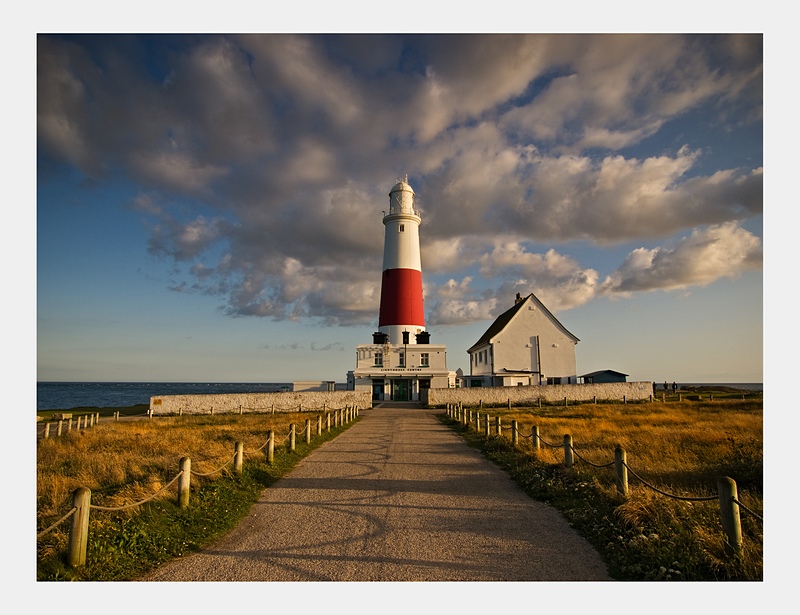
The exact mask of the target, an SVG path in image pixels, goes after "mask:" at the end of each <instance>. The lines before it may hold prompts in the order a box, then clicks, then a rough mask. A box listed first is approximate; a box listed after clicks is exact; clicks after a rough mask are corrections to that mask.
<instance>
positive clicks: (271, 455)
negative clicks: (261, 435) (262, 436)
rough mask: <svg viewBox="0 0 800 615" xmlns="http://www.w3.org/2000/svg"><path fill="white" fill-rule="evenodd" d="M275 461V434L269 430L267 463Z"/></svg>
mask: <svg viewBox="0 0 800 615" xmlns="http://www.w3.org/2000/svg"><path fill="white" fill-rule="evenodd" d="M274 460H275V432H273V431H272V430H271V429H270V430H269V431H268V432H267V463H269V464H272V462H273V461H274Z"/></svg>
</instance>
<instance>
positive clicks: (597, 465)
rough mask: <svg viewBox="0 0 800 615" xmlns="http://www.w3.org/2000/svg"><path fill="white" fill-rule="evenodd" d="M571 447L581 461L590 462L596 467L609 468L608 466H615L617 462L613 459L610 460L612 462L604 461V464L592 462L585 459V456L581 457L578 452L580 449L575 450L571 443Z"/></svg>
mask: <svg viewBox="0 0 800 615" xmlns="http://www.w3.org/2000/svg"><path fill="white" fill-rule="evenodd" d="M570 449H572V452H573V453H575V456H576V457H577V458H578V459H580V460H581V461H583V462H584V463H588V464H589V465H590V466H594V467H595V468H608V467H610V466H613V465H614V463H615V462H613V461H612V462H610V463H603V464H597V463H592V462H591V461H589V460H588V459H584V458H583V457H581V456H580V455H579V454H578V451H576V450H575V448H574V447H573V446H572V445H570Z"/></svg>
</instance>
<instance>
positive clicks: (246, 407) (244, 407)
mask: <svg viewBox="0 0 800 615" xmlns="http://www.w3.org/2000/svg"><path fill="white" fill-rule="evenodd" d="M345 406H359V407H361V408H370V407H371V406H372V394H371V392H370V391H302V392H297V393H292V392H281V393H225V394H220V395H155V396H153V397H151V398H150V413H151V415H154V416H157V415H167V414H252V413H255V412H262V413H273V412H275V413H277V412H298V411H299V412H303V411H306V410H307V411H309V412H313V411H322V410H323V409H328V410H338V409H341V408H344V407H345Z"/></svg>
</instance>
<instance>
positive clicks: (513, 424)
mask: <svg viewBox="0 0 800 615" xmlns="http://www.w3.org/2000/svg"><path fill="white" fill-rule="evenodd" d="M517 441H518V440H517V421H516V420H513V419H512V421H511V444H512V445H513V446H515V447H516V446H517Z"/></svg>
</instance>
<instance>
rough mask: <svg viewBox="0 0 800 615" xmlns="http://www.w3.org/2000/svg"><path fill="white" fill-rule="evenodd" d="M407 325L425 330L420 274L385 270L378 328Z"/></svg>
mask: <svg viewBox="0 0 800 615" xmlns="http://www.w3.org/2000/svg"><path fill="white" fill-rule="evenodd" d="M389 325H409V326H415V327H420V328H423V329H424V328H425V312H424V309H423V305H422V272H421V271H418V270H416V269H387V270H386V271H384V272H383V279H382V281H381V312H380V317H379V320H378V326H379V327H384V326H389Z"/></svg>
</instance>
